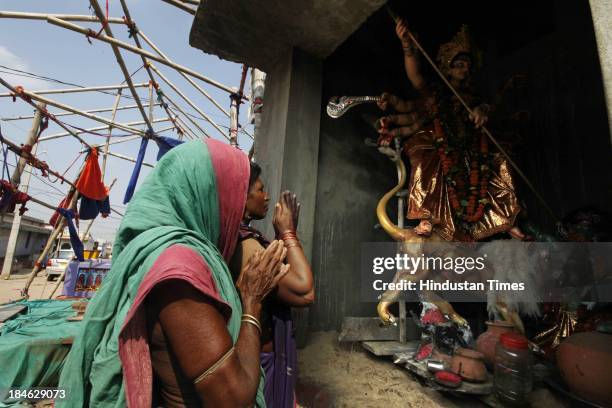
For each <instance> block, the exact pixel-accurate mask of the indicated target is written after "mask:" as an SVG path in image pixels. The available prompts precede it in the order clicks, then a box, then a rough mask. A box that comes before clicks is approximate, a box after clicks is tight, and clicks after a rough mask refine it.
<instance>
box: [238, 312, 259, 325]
mask: <svg viewBox="0 0 612 408" xmlns="http://www.w3.org/2000/svg"><path fill="white" fill-rule="evenodd" d="M242 317H248V318H250V319H253V320H255V321H256V322H257V323H258V324H260V325H261V323H259V319H258V318H256V317H255V316H253V315H250V314H247V313H243V314H242Z"/></svg>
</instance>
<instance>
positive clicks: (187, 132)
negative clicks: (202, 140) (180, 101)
mask: <svg viewBox="0 0 612 408" xmlns="http://www.w3.org/2000/svg"><path fill="white" fill-rule="evenodd" d="M174 120H176V121H179V122H181V124H182V125H183V128H184V129H185V136H189V138H190V139H191V140H194V139H198V136H197V135H196V134H195V133H194V132H193V130H191V128H189V127H187V126H186V125H185V122H183V120H182V119H181V118H179V117H178V115H177V116H175V118H174ZM179 139H181V136H180V135H179Z"/></svg>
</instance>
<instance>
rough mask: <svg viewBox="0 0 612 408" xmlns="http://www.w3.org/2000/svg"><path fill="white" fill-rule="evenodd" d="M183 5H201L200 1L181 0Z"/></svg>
mask: <svg viewBox="0 0 612 408" xmlns="http://www.w3.org/2000/svg"><path fill="white" fill-rule="evenodd" d="M181 1H182V2H183V3H188V4H193V5H194V6H199V5H200V0H181Z"/></svg>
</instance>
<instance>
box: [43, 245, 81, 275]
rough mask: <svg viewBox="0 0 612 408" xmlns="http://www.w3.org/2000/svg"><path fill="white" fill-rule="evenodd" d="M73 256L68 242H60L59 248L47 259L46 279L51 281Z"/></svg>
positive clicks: (64, 268)
mask: <svg viewBox="0 0 612 408" xmlns="http://www.w3.org/2000/svg"><path fill="white" fill-rule="evenodd" d="M74 258H75V255H74V251H73V250H72V245H71V244H70V242H62V244H61V245H60V247H59V249H58V250H56V251H55V252H54V253H53V256H52V257H51V258H49V260H48V261H47V280H48V281H53V280H55V278H57V277H58V276H60V275H61V274H62V273H64V271H65V270H66V267H67V266H68V263H70V261H72V260H73V259H74Z"/></svg>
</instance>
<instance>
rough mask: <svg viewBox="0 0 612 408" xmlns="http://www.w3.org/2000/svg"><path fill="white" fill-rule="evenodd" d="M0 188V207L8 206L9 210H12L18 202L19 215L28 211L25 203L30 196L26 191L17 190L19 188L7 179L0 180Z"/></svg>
mask: <svg viewBox="0 0 612 408" xmlns="http://www.w3.org/2000/svg"><path fill="white" fill-rule="evenodd" d="M0 189H1V190H2V194H1V196H2V200H1V201H0V207H2V208H3V209H6V208H10V211H13V208H14V207H15V206H17V205H18V204H20V205H21V207H19V215H20V216H21V215H23V214H24V213H25V212H26V211H28V209H27V208H26V203H27V202H28V201H30V199H31V198H32V197H30V196H29V195H28V194H27V193H24V192H23V191H19V189H18V188H17V187H16V186H15V185H14V184H13V183H11V182H10V181H8V180H0Z"/></svg>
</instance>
